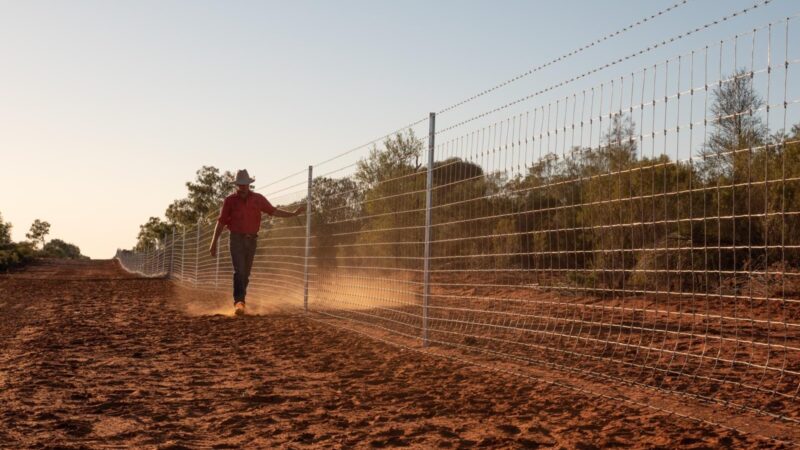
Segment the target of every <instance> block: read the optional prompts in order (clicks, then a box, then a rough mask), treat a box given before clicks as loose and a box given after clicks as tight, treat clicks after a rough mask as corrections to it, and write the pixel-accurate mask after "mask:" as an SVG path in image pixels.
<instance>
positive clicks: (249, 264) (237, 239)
mask: <svg viewBox="0 0 800 450" xmlns="http://www.w3.org/2000/svg"><path fill="white" fill-rule="evenodd" d="M256 244H257V235H254V234H241V233H231V261H233V302H234V303H236V302H244V297H245V296H246V295H247V285H248V284H249V283H250V269H252V268H253V258H255V256H256Z"/></svg>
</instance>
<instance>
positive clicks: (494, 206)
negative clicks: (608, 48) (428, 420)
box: [117, 2, 800, 422]
mask: <svg viewBox="0 0 800 450" xmlns="http://www.w3.org/2000/svg"><path fill="white" fill-rule="evenodd" d="M762 3H763V2H762ZM797 20H798V17H797V16H793V17H789V18H787V19H785V20H782V21H779V22H775V23H771V24H768V25H765V26H763V27H758V28H755V29H752V30H751V31H749V32H747V33H743V34H738V35H736V36H734V37H732V38H730V39H727V40H722V41H719V42H715V43H713V44H709V45H705V46H703V47H701V48H698V49H696V50H694V51H690V52H688V53H686V54H682V55H679V56H675V57H672V58H670V59H667V60H664V61H661V62H659V63H656V64H652V65H648V66H646V67H642V68H640V69H639V70H633V71H631V72H629V73H624V74H622V75H618V76H616V77H614V78H609V79H607V80H605V81H603V82H600V83H599V84H595V85H593V86H587V87H585V88H582V89H580V90H579V91H575V92H569V93H560V94H559V95H555V96H553V97H552V99H551V100H547V101H542V103H539V104H534V101H536V100H538V97H537V98H533V97H530V96H528V97H526V100H525V102H520V103H518V105H519V106H521V108H520V109H518V110H517V111H511V110H510V109H509V108H499V109H498V108H495V109H493V110H492V111H489V112H487V113H486V114H478V115H474V116H471V117H473V118H472V119H468V120H463V119H459V118H455V117H454V118H452V119H450V120H449V121H448V118H449V114H450V110H451V109H452V108H454V107H457V106H458V105H454V107H451V108H448V109H447V110H445V111H443V113H442V114H439V115H438V116H437V115H433V114H432V115H431V117H430V119H429V120H428V121H418V122H416V123H414V124H412V125H410V126H409V127H407V129H405V130H403V131H401V132H398V133H397V134H394V135H390V136H388V137H387V138H386V139H385V140H384V141H383V143H380V144H377V143H371V144H372V145H371V146H370V145H367V146H364V147H362V148H359V149H356V150H358V151H351V152H347V154H345V155H344V157H335V158H331V159H329V160H327V161H324V162H323V163H321V164H317V165H315V166H314V167H313V171H314V172H315V173H314V175H315V176H314V177H313V178H312V176H311V169H309V174H308V178H307V180H306V174H305V173H299V174H295V175H294V176H292V177H288V178H286V179H284V180H281V183H279V185H278V186H270V187H271V191H269V192H266V195H267V197H268V198H269V199H270V200H271V201H272V202H273V203H274V204H276V205H279V206H280V205H283V206H289V205H297V204H300V203H303V204H305V203H308V205H309V212H308V214H307V215H306V217H300V218H297V219H273V218H265V219H264V221H263V223H262V230H261V231H260V233H259V234H260V238H259V247H258V251H257V254H256V259H255V263H254V266H253V273H252V275H251V283H250V288H249V289H248V290H249V292H251V293H253V294H254V295H261V296H263V297H264V298H268V299H270V301H274V302H280V303H283V304H290V305H295V306H297V307H302V306H304V305H305V306H306V307H307V309H308V310H309V311H312V312H314V313H315V314H317V315H319V316H321V317H329V318H332V319H335V320H338V321H346V322H348V323H352V324H358V325H360V326H363V327H367V328H374V329H376V330H380V331H381V332H382V333H386V335H387V336H390V337H389V339H391V336H396V337H398V338H403V339H413V340H417V341H419V342H420V343H421V344H423V345H428V346H444V347H450V348H456V349H461V350H466V351H469V352H478V353H482V354H484V355H486V356H489V357H492V358H498V359H502V360H506V361H509V362H511V363H515V364H533V365H538V366H543V367H548V368H552V369H557V370H562V371H566V372H570V373H575V374H586V375H591V376H593V377H599V378H601V379H608V380H614V381H617V382H622V383H626V384H632V385H636V386H639V387H642V388H647V389H653V390H657V391H662V392H669V393H673V394H678V395H683V396H689V397H693V398H698V399H702V400H706V401H710V402H714V403H720V404H725V405H731V406H736V407H739V408H742V409H746V410H752V411H757V412H759V413H764V414H768V415H771V416H775V417H780V418H782V419H784V420H787V421H791V422H797V421H799V420H800V408H798V401H797V400H798V393H800V126H798V123H800V114H798V112H800V108H799V107H798V104H800V95H798V87H800V82H798V81H800V74H798V73H797V72H798V71H797V69H796V66H797V64H798V63H800V57H798V52H797V49H795V48H794V47H796V45H794V43H796V42H800V40H798V33H797V32H796V31H794V30H795V29H796V28H797ZM502 113H509V115H508V116H506V117H500V118H497V117H496V116H497V115H498V114H502ZM482 121H483V122H482ZM437 122H438V123H437ZM470 127H471V128H470ZM426 135H427V136H428V138H427V142H426V140H425V139H421V138H420V137H419V136H426ZM365 152H366V154H365ZM214 219H215V217H213V216H212V217H208V218H203V219H201V220H200V221H198V223H197V224H196V225H195V226H194V227H190V228H186V229H176V230H175V231H174V232H173V233H172V234H170V235H167V236H165V237H164V239H163V240H162V242H160V243H159V244H158V245H157V246H156V248H152V249H148V250H145V251H139V252H132V251H120V252H118V255H117V257H118V259H119V260H120V262H121V264H122V265H123V266H124V267H125V268H126V269H128V270H131V271H135V272H139V273H142V274H144V275H148V276H168V277H169V278H171V279H173V280H175V281H176V282H178V283H183V284H186V285H189V286H193V287H196V288H199V289H211V290H218V291H222V292H229V291H230V290H231V289H232V283H231V281H232V276H233V274H232V266H231V261H230V255H229V248H228V244H227V243H228V239H227V237H226V235H223V238H222V240H221V246H220V249H219V252H218V255H217V257H212V256H211V255H210V254H209V252H208V247H209V244H210V241H211V238H212V235H213V229H214V226H215V221H214Z"/></svg>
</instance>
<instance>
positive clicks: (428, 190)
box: [422, 113, 436, 347]
mask: <svg viewBox="0 0 800 450" xmlns="http://www.w3.org/2000/svg"><path fill="white" fill-rule="evenodd" d="M428 122H429V125H430V129H429V132H428V180H427V182H426V186H425V259H424V261H425V267H424V280H423V283H424V284H423V286H424V287H423V289H424V292H423V296H422V345H423V346H425V347H427V346H428V344H429V342H428V305H429V304H430V297H431V206H432V205H431V197H432V195H431V194H432V191H433V147H434V139H435V137H436V113H431V115H430V118H429V119H428Z"/></svg>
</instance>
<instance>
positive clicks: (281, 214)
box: [272, 205, 306, 217]
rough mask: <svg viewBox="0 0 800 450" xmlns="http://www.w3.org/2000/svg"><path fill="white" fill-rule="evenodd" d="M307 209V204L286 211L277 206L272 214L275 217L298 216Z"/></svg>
mask: <svg viewBox="0 0 800 450" xmlns="http://www.w3.org/2000/svg"><path fill="white" fill-rule="evenodd" d="M305 210H306V207H305V205H302V206H300V207H299V208H297V209H295V210H294V211H286V210H283V209H279V208H275V211H273V212H272V215H273V216H275V217H296V216H299V215H300V214H303V213H304V212H305Z"/></svg>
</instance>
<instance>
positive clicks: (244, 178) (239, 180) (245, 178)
mask: <svg viewBox="0 0 800 450" xmlns="http://www.w3.org/2000/svg"><path fill="white" fill-rule="evenodd" d="M254 181H256V179H255V178H250V174H248V173H247V169H244V170H240V171H238V172H236V181H235V182H234V183H236V184H248V185H249V184H251V183H253V182H254Z"/></svg>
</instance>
